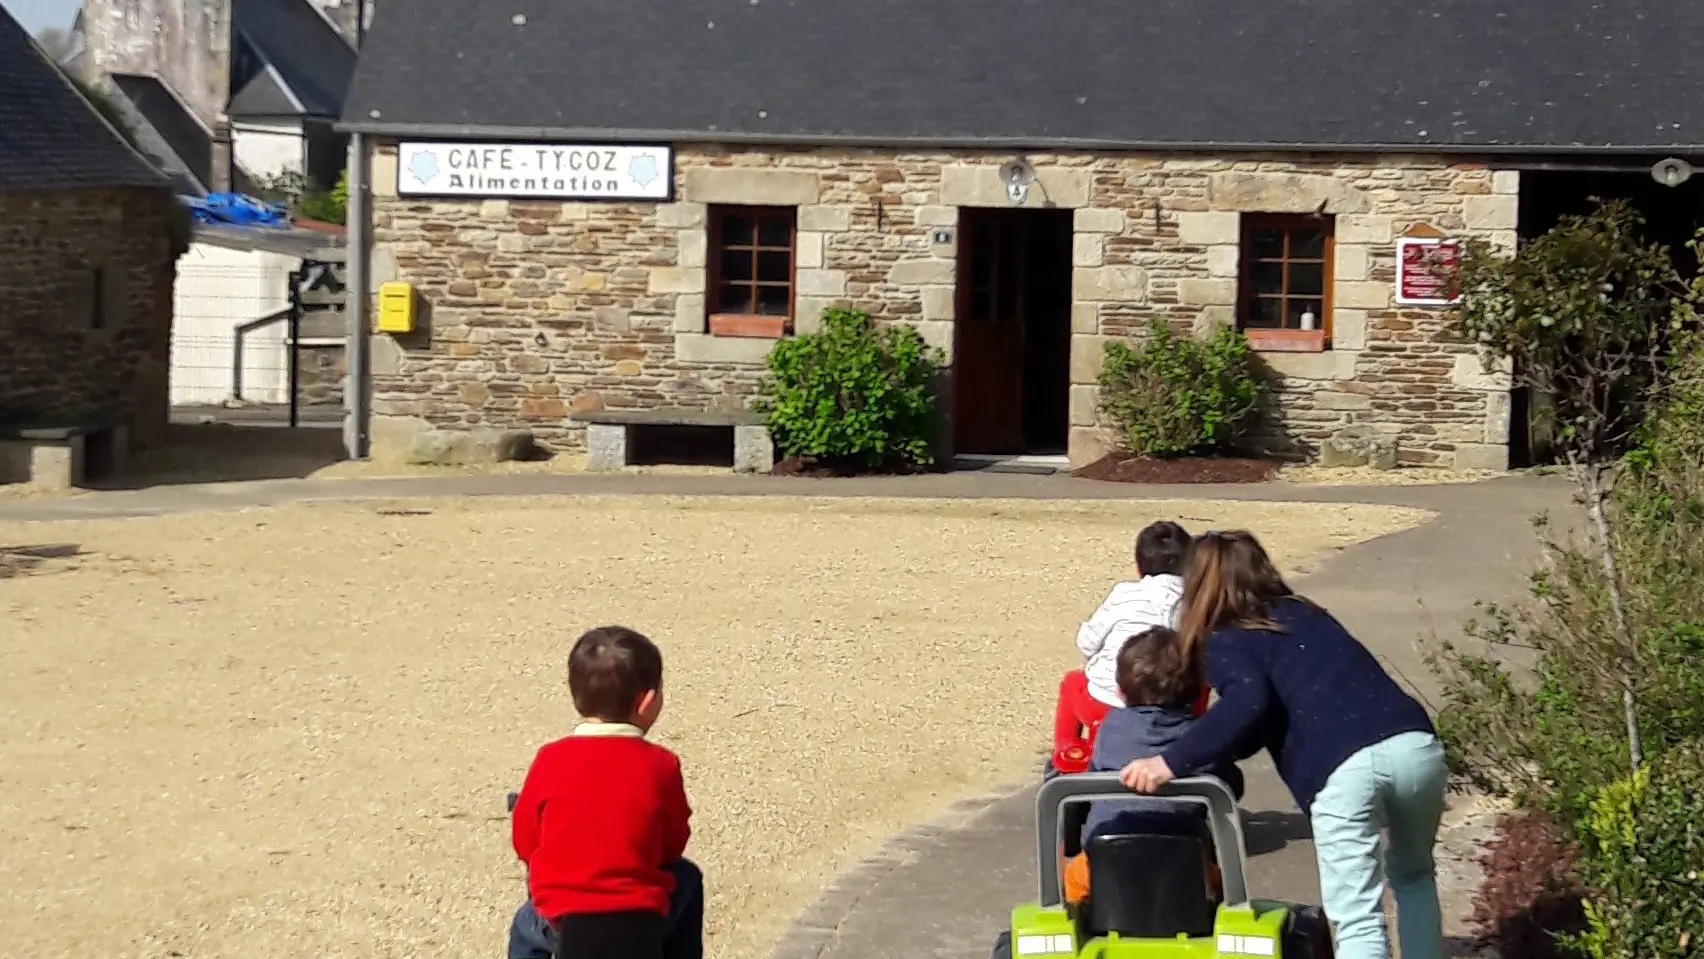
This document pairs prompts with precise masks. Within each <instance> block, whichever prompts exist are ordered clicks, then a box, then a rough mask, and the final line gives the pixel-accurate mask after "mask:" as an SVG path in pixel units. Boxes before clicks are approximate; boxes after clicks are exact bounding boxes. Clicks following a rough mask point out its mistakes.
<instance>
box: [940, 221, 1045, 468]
mask: <svg viewBox="0 0 1704 959" xmlns="http://www.w3.org/2000/svg"><path fill="white" fill-rule="evenodd" d="M960 215H961V218H962V219H961V224H960V225H961V229H960V231H959V251H958V254H959V269H958V303H957V318H956V320H955V322H954V323H953V447H954V450H955V451H956V452H960V453H1022V452H1023V451H1024V388H1023V387H1024V315H1025V302H1026V299H1027V294H1028V290H1027V283H1026V279H1027V277H1026V273H1027V269H1026V267H1027V264H1028V259H1029V251H1028V250H1027V249H1026V247H1027V245H1028V238H1029V237H1028V231H1026V230H1024V229H1023V228H1022V227H1023V226H1024V223H1023V221H1022V220H1021V219H1019V218H1017V217H1015V216H1012V215H1010V214H1007V213H1006V211H1002V210H962V211H961V213H960Z"/></svg>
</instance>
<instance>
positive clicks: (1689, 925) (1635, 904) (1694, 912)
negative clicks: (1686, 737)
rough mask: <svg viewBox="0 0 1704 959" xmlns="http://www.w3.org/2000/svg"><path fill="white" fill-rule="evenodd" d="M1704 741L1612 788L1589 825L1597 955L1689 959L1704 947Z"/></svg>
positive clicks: (1584, 946) (1586, 937)
mask: <svg viewBox="0 0 1704 959" xmlns="http://www.w3.org/2000/svg"><path fill="white" fill-rule="evenodd" d="M1700 794H1704V743H1701V742H1700V741H1698V740H1693V741H1691V742H1688V743H1686V744H1685V745H1683V746H1679V747H1677V748H1675V749H1673V750H1672V751H1670V752H1669V753H1668V754H1666V755H1664V756H1663V757H1662V758H1661V759H1659V760H1658V761H1656V762H1655V763H1652V764H1651V765H1648V766H1645V767H1644V768H1641V769H1640V770H1639V771H1638V772H1636V773H1634V774H1633V775H1632V776H1631V777H1629V778H1626V779H1622V780H1619V781H1617V782H1615V783H1613V784H1611V785H1609V786H1607V787H1605V788H1604V789H1603V790H1602V791H1601V792H1600V793H1599V794H1598V796H1597V797H1596V799H1595V801H1594V802H1593V803H1592V806H1591V814H1590V816H1589V818H1588V820H1587V822H1586V829H1584V830H1583V833H1584V835H1583V839H1584V844H1583V845H1584V850H1583V852H1584V855H1583V857H1582V859H1581V861H1580V873H1581V875H1582V877H1583V878H1584V879H1585V880H1586V882H1587V884H1588V885H1589V886H1590V887H1591V889H1592V890H1593V892H1592V894H1591V896H1590V897H1589V898H1588V899H1587V902H1586V922H1587V930H1586V932H1585V933H1584V934H1583V935H1581V936H1580V937H1578V939H1577V940H1575V942H1576V944H1577V945H1578V947H1579V948H1580V949H1581V950H1582V951H1584V952H1585V953H1586V955H1588V956H1590V957H1591V959H1682V957H1690V956H1697V955H1699V954H1700V952H1704V895H1701V894H1700V881H1701V878H1704V825H1701V824H1700V823H1699V813H1698V797H1699V795H1700Z"/></svg>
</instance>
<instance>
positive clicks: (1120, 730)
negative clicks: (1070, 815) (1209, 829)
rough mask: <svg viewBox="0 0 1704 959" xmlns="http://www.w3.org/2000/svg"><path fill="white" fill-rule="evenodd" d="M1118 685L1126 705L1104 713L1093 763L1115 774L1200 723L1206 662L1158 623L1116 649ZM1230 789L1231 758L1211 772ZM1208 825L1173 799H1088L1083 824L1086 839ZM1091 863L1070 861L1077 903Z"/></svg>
mask: <svg viewBox="0 0 1704 959" xmlns="http://www.w3.org/2000/svg"><path fill="white" fill-rule="evenodd" d="M1117 668H1118V688H1119V693H1120V695H1121V696H1123V698H1124V701H1125V702H1126V703H1128V704H1129V705H1127V706H1124V707H1123V708H1121V709H1115V710H1112V711H1111V712H1109V713H1107V716H1106V720H1105V721H1104V722H1102V723H1101V727H1100V735H1099V736H1097V737H1096V738H1095V749H1094V756H1093V759H1092V760H1091V762H1090V764H1089V765H1090V768H1091V769H1093V770H1095V771H1097V772H1116V771H1117V770H1120V769H1123V768H1124V766H1125V765H1126V764H1128V763H1130V762H1132V761H1134V760H1137V759H1143V758H1146V757H1148V756H1158V755H1159V754H1160V753H1161V752H1163V751H1164V750H1165V748H1166V747H1167V746H1170V745H1171V744H1172V743H1174V742H1176V741H1177V740H1178V738H1179V737H1181V736H1182V735H1183V734H1184V731H1185V730H1187V729H1189V727H1190V726H1191V725H1193V724H1194V723H1195V721H1196V714H1195V709H1194V706H1195V702H1196V700H1197V698H1198V697H1199V696H1200V693H1201V687H1202V684H1203V677H1202V670H1201V664H1200V663H1198V662H1196V661H1194V659H1193V658H1192V657H1191V656H1190V655H1189V653H1188V652H1187V651H1186V650H1184V648H1183V641H1182V640H1181V639H1180V638H1179V637H1178V635H1177V633H1176V632H1175V631H1174V630H1171V629H1167V628H1165V627H1154V628H1152V629H1148V630H1145V631H1144V632H1142V633H1140V634H1138V635H1136V636H1132V637H1131V638H1130V639H1129V640H1127V641H1126V642H1125V643H1124V644H1123V646H1121V647H1120V648H1119V650H1118V656H1117ZM1203 775H1210V776H1217V777H1218V778H1219V779H1220V780H1221V781H1222V782H1224V783H1225V785H1226V786H1228V787H1230V790H1231V794H1232V795H1234V796H1236V797H1237V798H1239V799H1240V798H1242V792H1243V777H1242V771H1241V770H1239V769H1238V768H1237V767H1236V765H1235V764H1234V763H1226V764H1224V765H1223V766H1220V767H1217V768H1214V769H1210V770H1207V771H1206V772H1205V773H1203ZM1205 827H1206V810H1205V809H1204V808H1202V807H1200V806H1198V805H1196V804H1193V803H1190V802H1187V801H1179V800H1176V799H1151V798H1131V799H1115V800H1102V801H1099V802H1095V803H1091V804H1090V807H1089V811H1088V816H1087V821H1086V822H1085V823H1084V825H1083V843H1084V845H1087V843H1088V840H1089V837H1091V836H1094V835H1098V834H1101V833H1142V834H1156V833H1159V834H1168V835H1196V834H1199V833H1201V832H1202V831H1203V830H1204V829H1205ZM1088 872H1089V870H1088V860H1087V858H1086V857H1084V856H1080V855H1079V856H1076V857H1074V858H1073V859H1072V860H1071V861H1070V862H1068V863H1067V864H1066V868H1065V872H1064V879H1065V890H1066V892H1065V896H1066V901H1067V902H1078V901H1081V900H1082V899H1083V898H1084V897H1086V896H1087V895H1088Z"/></svg>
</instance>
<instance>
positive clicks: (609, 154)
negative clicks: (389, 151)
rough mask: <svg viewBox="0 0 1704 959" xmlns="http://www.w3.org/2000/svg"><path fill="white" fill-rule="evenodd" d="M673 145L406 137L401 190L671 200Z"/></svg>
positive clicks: (400, 171) (400, 168)
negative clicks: (447, 140) (442, 140)
mask: <svg viewBox="0 0 1704 959" xmlns="http://www.w3.org/2000/svg"><path fill="white" fill-rule="evenodd" d="M671 152H672V151H671V150H670V149H669V148H668V147H666V146H600V145H590V144H586V145H578V144H531V143H421V142H404V143H401V144H399V145H398V158H397V159H398V163H397V192H398V193H399V194H402V195H416V196H453V195H481V196H494V197H501V196H512V197H540V198H543V197H559V198H563V199H599V200H666V199H668V196H669V190H670V181H671V177H672V166H673V164H672V160H673V157H672V156H671Z"/></svg>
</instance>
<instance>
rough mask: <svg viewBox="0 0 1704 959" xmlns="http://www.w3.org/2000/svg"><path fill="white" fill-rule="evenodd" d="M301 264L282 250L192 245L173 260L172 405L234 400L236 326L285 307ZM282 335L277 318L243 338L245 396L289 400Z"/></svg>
mask: <svg viewBox="0 0 1704 959" xmlns="http://www.w3.org/2000/svg"><path fill="white" fill-rule="evenodd" d="M301 265H302V261H301V260H299V259H297V258H295V257H290V256H285V255H283V254H281V253H266V252H259V251H248V250H231V249H227V248H225V247H221V246H214V245H212V244H209V243H195V244H191V246H190V248H189V252H188V253H185V254H184V255H183V258H182V259H180V260H178V269H177V286H176V288H175V289H174V291H173V300H174V303H173V305H174V307H175V312H174V315H173V319H172V368H171V402H172V405H173V406H186V405H196V404H210V403H223V402H225V401H226V400H228V399H232V398H233V392H234V389H235V383H234V380H235V375H234V373H233V367H234V364H235V359H236V355H237V332H236V331H237V328H238V327H239V326H241V325H243V324H244V323H247V322H249V321H251V320H255V319H258V318H260V317H263V316H266V315H268V314H271V313H275V312H277V311H279V310H282V309H285V308H287V307H288V306H289V305H290V273H291V272H292V271H294V270H297V269H299V268H300V267H301ZM288 334H289V326H288V324H286V323H284V322H276V323H271V324H268V325H266V326H264V327H262V328H260V329H258V330H254V331H253V332H250V333H247V334H245V335H244V336H243V337H242V341H243V350H242V354H243V375H242V397H241V398H242V399H243V400H245V401H247V402H250V403H285V402H288V401H289V396H288V395H287V394H288V392H289V382H290V379H289V377H290V374H289V367H288V365H287V364H288V362H289V358H290V354H289V350H288V348H287V347H286V346H285V338H286V337H287V336H288Z"/></svg>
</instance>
